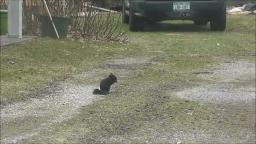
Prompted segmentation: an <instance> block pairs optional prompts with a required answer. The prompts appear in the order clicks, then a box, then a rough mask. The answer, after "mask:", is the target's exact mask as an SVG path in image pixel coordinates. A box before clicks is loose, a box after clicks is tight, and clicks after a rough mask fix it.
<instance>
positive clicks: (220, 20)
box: [210, 10, 226, 31]
mask: <svg viewBox="0 0 256 144" xmlns="http://www.w3.org/2000/svg"><path fill="white" fill-rule="evenodd" d="M210 26H211V30H212V31H224V30H225V29H226V10H222V11H220V12H218V13H216V14H215V15H214V16H213V17H212V19H211V20H210Z"/></svg>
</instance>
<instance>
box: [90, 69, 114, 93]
mask: <svg viewBox="0 0 256 144" xmlns="http://www.w3.org/2000/svg"><path fill="white" fill-rule="evenodd" d="M115 82H117V78H116V76H115V75H113V74H112V73H111V74H110V75H109V76H108V77H107V78H105V79H103V80H101V81H100V89H94V90H93V94H99V95H107V94H109V90H110V86H111V85H112V84H114V83H115Z"/></svg>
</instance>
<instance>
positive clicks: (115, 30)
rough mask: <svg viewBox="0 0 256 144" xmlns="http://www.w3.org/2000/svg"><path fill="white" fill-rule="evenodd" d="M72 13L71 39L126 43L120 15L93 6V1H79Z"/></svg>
mask: <svg viewBox="0 0 256 144" xmlns="http://www.w3.org/2000/svg"><path fill="white" fill-rule="evenodd" d="M79 2H80V4H76V5H74V8H73V10H75V11H73V12H72V15H71V16H72V26H71V32H72V36H73V38H76V39H78V38H83V39H94V40H104V41H106V40H107V41H120V42H125V41H127V36H126V32H125V31H124V30H123V28H122V23H121V14H120V13H118V12H115V11H111V10H105V9H101V8H98V7H95V6H94V1H89V0H80V1H79Z"/></svg>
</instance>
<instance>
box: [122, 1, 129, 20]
mask: <svg viewBox="0 0 256 144" xmlns="http://www.w3.org/2000/svg"><path fill="white" fill-rule="evenodd" d="M125 11H126V6H125V2H124V0H123V3H122V22H123V23H124V24H129V15H127V14H126V13H125Z"/></svg>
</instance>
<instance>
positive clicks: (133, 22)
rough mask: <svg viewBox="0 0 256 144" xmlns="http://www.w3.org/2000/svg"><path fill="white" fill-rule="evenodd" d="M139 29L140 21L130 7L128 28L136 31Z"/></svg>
mask: <svg viewBox="0 0 256 144" xmlns="http://www.w3.org/2000/svg"><path fill="white" fill-rule="evenodd" d="M140 29H141V21H140V19H139V17H138V16H136V15H135V13H134V10H133V8H131V7H130V12H129V30H130V31H138V30H140Z"/></svg>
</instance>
